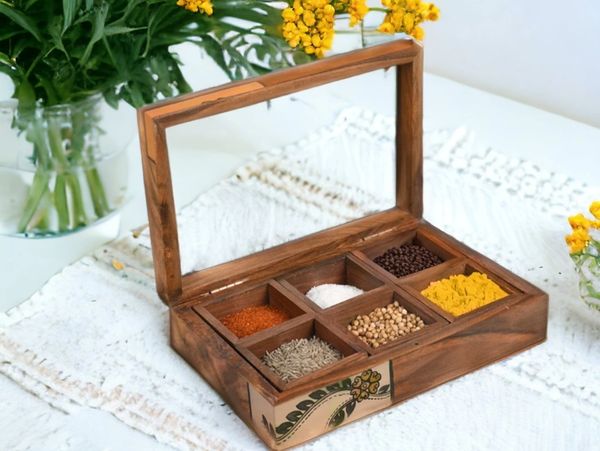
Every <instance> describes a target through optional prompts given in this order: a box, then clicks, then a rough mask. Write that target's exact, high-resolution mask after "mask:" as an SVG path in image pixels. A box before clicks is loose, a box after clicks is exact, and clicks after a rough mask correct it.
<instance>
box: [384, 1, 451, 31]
mask: <svg viewBox="0 0 600 451" xmlns="http://www.w3.org/2000/svg"><path fill="white" fill-rule="evenodd" d="M381 3H382V4H383V6H385V7H386V8H387V10H388V12H387V13H386V15H385V18H384V19H383V23H382V24H381V25H380V26H379V28H378V30H379V31H381V32H382V33H406V34H409V35H411V36H412V37H414V38H415V39H418V40H422V39H423V37H424V36H425V31H423V28H422V27H421V26H420V24H421V23H423V22H425V21H427V20H431V21H435V20H438V19H439V17H440V10H439V8H438V7H437V6H435V5H434V4H433V3H425V2H422V1H421V0H381Z"/></svg>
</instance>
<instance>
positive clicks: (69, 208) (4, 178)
mask: <svg viewBox="0 0 600 451" xmlns="http://www.w3.org/2000/svg"><path fill="white" fill-rule="evenodd" d="M128 116H132V117H131V118H128ZM132 122H133V115H131V113H130V112H123V111H118V110H112V109H111V108H110V107H108V106H107V105H106V104H105V103H104V101H103V99H102V96H101V95H100V94H97V95H93V96H90V97H89V98H87V99H85V100H82V101H80V102H76V103H72V104H65V105H57V106H52V107H48V108H44V107H37V108H36V109H35V110H33V111H28V112H23V111H19V109H18V105H17V103H16V102H15V101H12V100H10V101H5V102H0V136H1V137H2V151H1V152H0V234H3V235H12V236H15V235H16V236H27V237H46V236H56V235H60V234H65V233H70V232H73V231H75V230H79V229H81V228H82V227H86V226H89V225H91V224H93V223H96V222H98V221H100V220H103V219H104V218H107V217H108V216H109V215H112V214H115V213H116V212H117V211H118V209H119V208H120V207H121V206H122V205H123V203H124V201H125V199H126V195H127V181H128V171H127V155H126V152H124V150H125V149H126V147H127V145H128V143H129V142H130V140H131V137H132V136H133V131H134V130H135V125H134V124H132Z"/></svg>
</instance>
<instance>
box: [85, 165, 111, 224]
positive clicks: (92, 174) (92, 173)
mask: <svg viewBox="0 0 600 451" xmlns="http://www.w3.org/2000/svg"><path fill="white" fill-rule="evenodd" d="M85 177H86V180H87V183H88V186H89V188H90V195H91V196H92V203H93V205H94V213H96V216H98V217H99V218H102V217H103V216H105V215H106V214H107V213H109V212H110V207H109V205H108V200H107V199H106V192H105V191H104V185H103V184H102V180H101V179H100V174H99V173H98V169H97V168H95V167H93V168H91V169H86V171H85Z"/></svg>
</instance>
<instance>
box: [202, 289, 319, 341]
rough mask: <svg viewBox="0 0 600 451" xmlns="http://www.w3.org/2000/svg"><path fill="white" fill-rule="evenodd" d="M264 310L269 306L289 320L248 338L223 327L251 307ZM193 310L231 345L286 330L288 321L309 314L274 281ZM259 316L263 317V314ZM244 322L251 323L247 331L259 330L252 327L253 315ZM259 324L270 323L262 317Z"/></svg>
mask: <svg viewBox="0 0 600 451" xmlns="http://www.w3.org/2000/svg"><path fill="white" fill-rule="evenodd" d="M263 306H270V307H273V308H275V309H277V310H279V311H280V312H282V313H283V314H284V315H285V316H287V319H285V320H284V321H282V322H280V323H279V324H274V325H272V326H269V327H267V328H264V329H261V330H256V331H255V332H253V333H251V334H248V335H246V336H238V335H236V333H235V332H234V331H232V330H230V328H228V327H227V326H226V325H225V324H224V323H223V321H224V319H226V318H227V317H228V315H232V314H236V313H239V312H241V311H243V310H244V309H247V308H249V307H263ZM193 308H194V310H195V311H196V312H197V313H198V314H200V315H201V316H202V317H204V318H205V319H206V320H207V321H208V322H209V324H211V325H212V326H213V327H214V328H215V329H216V330H217V331H218V332H219V333H220V334H221V335H222V336H224V337H225V338H226V339H227V340H228V341H229V342H231V343H237V342H238V341H239V340H240V339H243V338H245V337H252V336H254V335H256V334H263V333H265V332H266V331H269V330H271V329H274V328H276V329H279V328H281V327H285V325H286V324H287V323H288V322H289V321H291V320H293V319H294V318H297V317H300V316H302V315H304V314H306V313H307V312H308V311H309V310H308V309H307V308H306V307H305V306H303V305H302V304H299V303H296V302H295V301H294V299H293V297H292V296H288V294H287V291H286V290H285V288H284V287H282V286H281V285H280V284H279V283H278V282H276V281H274V280H272V281H269V282H267V283H266V284H262V285H259V286H256V287H254V288H250V289H245V290H242V291H239V292H237V293H233V294H230V295H227V296H224V297H218V298H216V299H213V300H211V301H209V302H207V303H205V304H202V305H196V306H194V307H193ZM256 313H257V314H262V312H256ZM230 317H231V316H230ZM245 320H248V321H249V323H247V324H245V326H246V328H247V329H252V328H253V327H256V326H253V325H252V324H251V322H252V315H250V314H249V315H247V317H246V318H245ZM259 321H262V322H263V323H264V322H268V321H266V320H265V318H263V317H261V318H257V320H256V322H257V324H259Z"/></svg>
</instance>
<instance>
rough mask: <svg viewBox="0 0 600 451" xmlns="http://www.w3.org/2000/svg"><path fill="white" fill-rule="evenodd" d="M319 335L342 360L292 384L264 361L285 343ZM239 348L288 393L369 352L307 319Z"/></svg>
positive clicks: (315, 321)
mask: <svg viewBox="0 0 600 451" xmlns="http://www.w3.org/2000/svg"><path fill="white" fill-rule="evenodd" d="M313 336H316V337H318V338H320V339H321V340H323V341H324V342H326V343H328V344H329V345H331V346H332V347H333V348H335V349H337V350H338V351H339V352H340V353H341V354H342V359H341V360H339V361H337V362H335V363H333V364H331V365H328V366H326V367H324V368H321V369H320V370H317V371H314V372H313V373H310V374H307V375H305V376H302V377H299V378H298V379H295V380H292V381H288V382H286V381H284V380H283V379H282V378H281V377H280V376H279V375H277V374H276V373H275V372H274V371H273V370H271V369H270V368H269V367H268V366H267V365H266V364H265V363H264V362H263V361H262V357H263V356H264V355H265V353H266V352H271V351H273V350H274V349H277V348H278V347H279V346H281V345H282V344H283V343H287V342H288V341H290V340H293V339H297V338H309V339H310V338H311V337H313ZM237 349H238V350H239V351H240V353H241V354H242V355H243V356H244V357H245V358H246V359H247V360H248V362H250V363H251V364H252V366H254V367H255V368H256V369H257V370H258V371H260V372H261V373H262V375H263V376H265V378H267V379H268V380H269V381H270V382H271V383H272V384H273V385H274V386H275V387H277V389H278V390H280V391H284V390H286V389H288V388H290V387H293V386H297V385H301V384H306V383H309V382H310V381H312V380H317V379H318V378H319V377H320V376H322V375H323V374H326V373H329V372H331V371H333V370H335V369H336V368H339V367H343V366H345V365H348V364H350V363H352V362H354V361H358V360H362V359H365V358H366V357H367V355H366V353H364V352H361V351H360V349H357V348H355V347H353V346H352V345H351V344H349V343H347V341H346V340H345V339H344V338H343V337H341V336H340V335H339V334H338V333H337V332H336V331H334V330H332V329H329V328H327V327H326V326H325V325H324V324H323V323H322V322H321V321H319V320H318V319H314V318H307V319H306V320H305V321H302V322H300V323H298V324H295V325H293V326H292V327H286V328H285V330H278V331H276V333H274V332H273V331H272V332H271V333H270V334H268V336H267V337H265V338H263V339H262V340H260V341H257V340H252V342H247V343H246V344H245V345H244V346H242V344H241V343H238V346H237Z"/></svg>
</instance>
